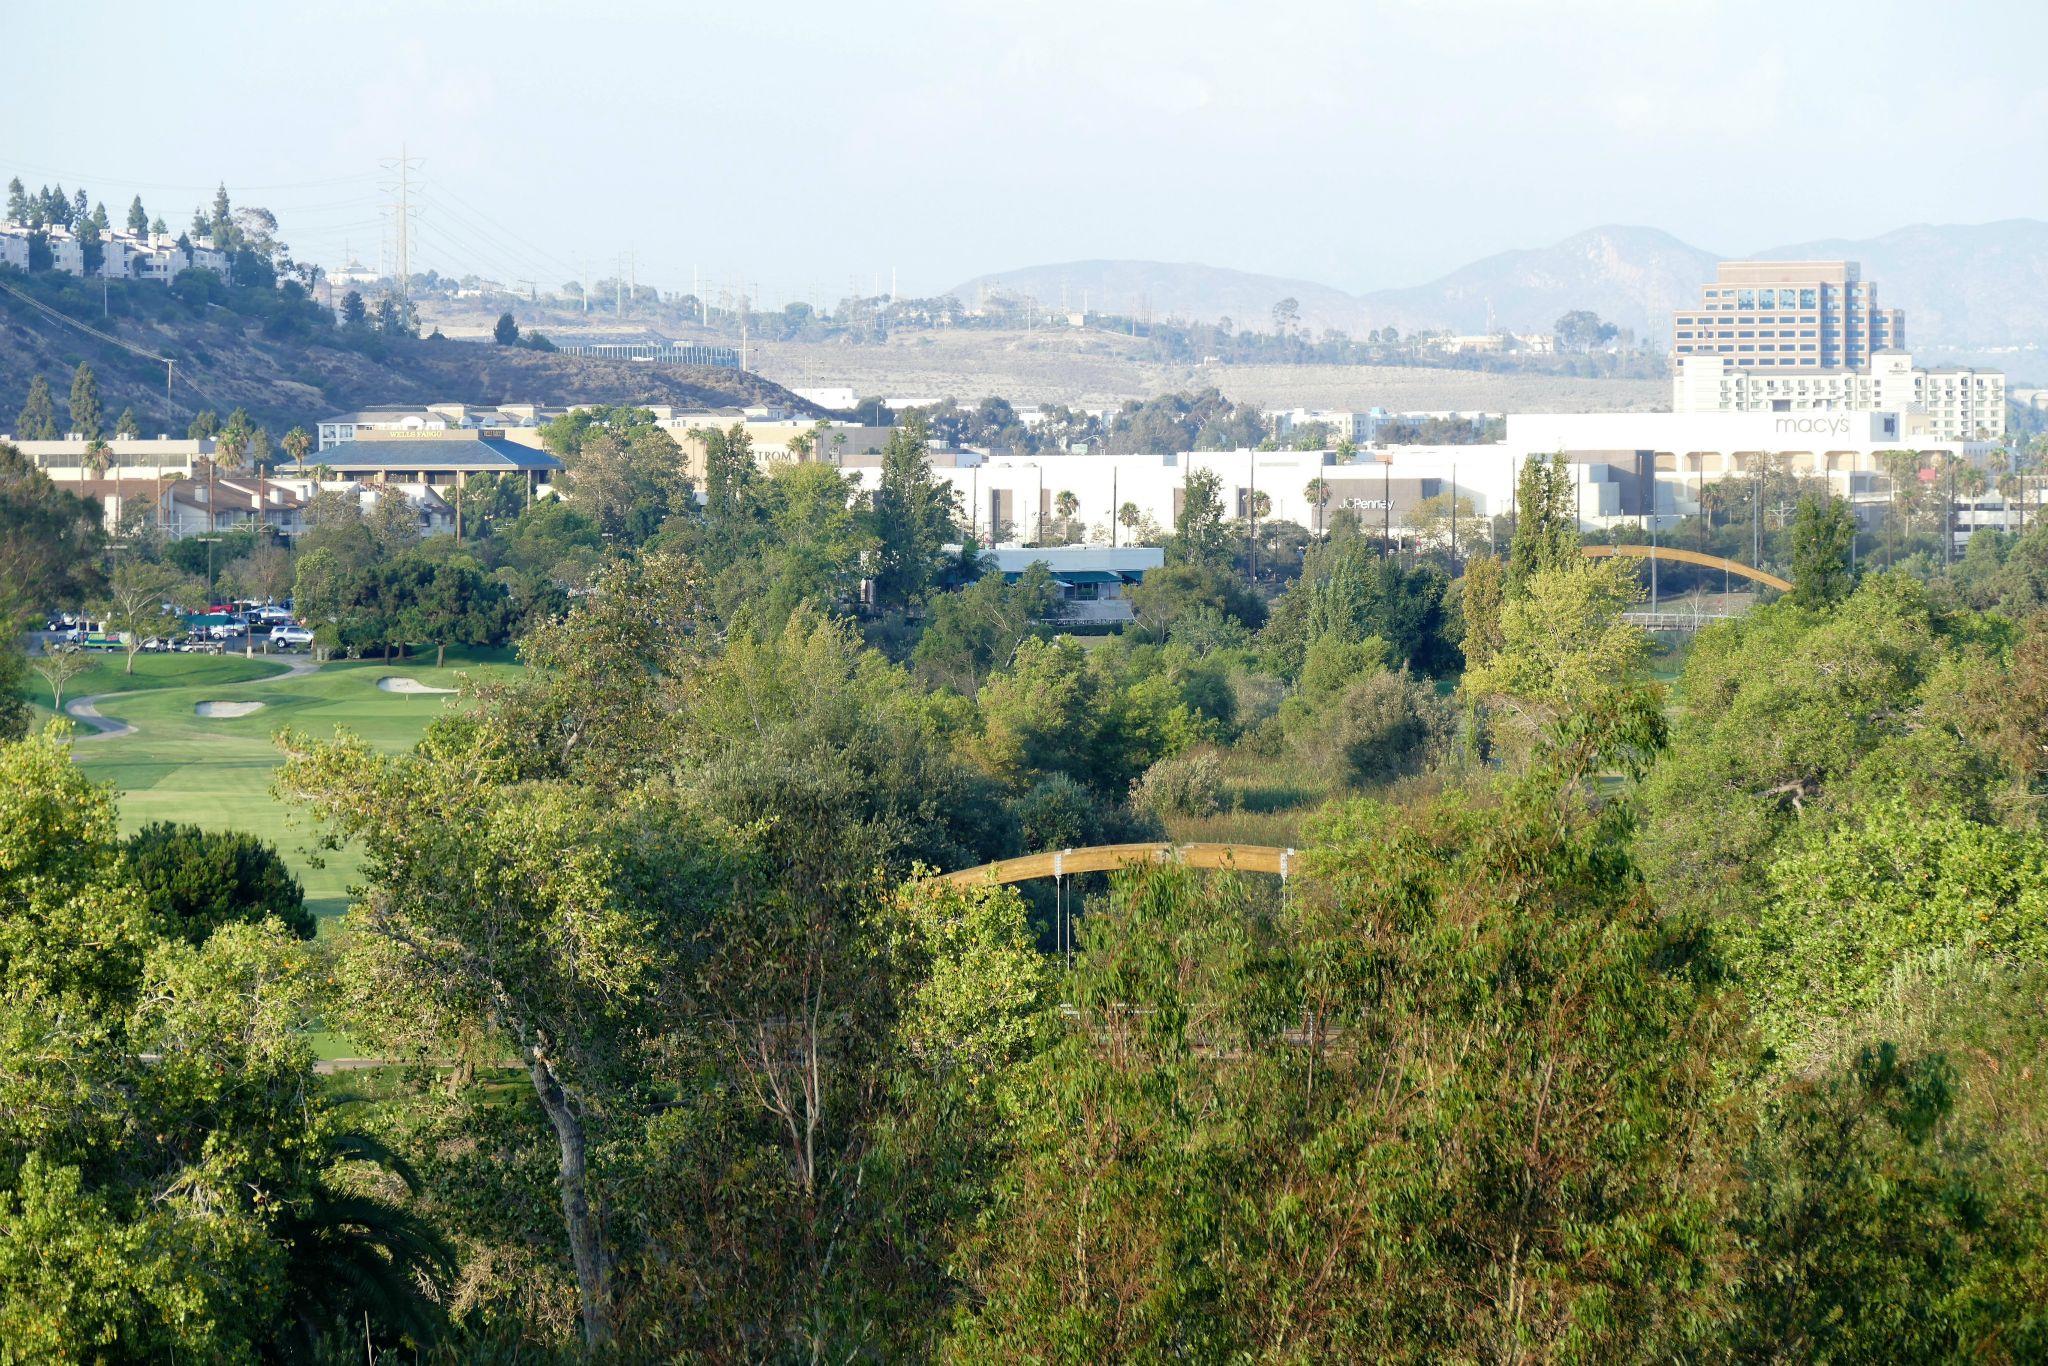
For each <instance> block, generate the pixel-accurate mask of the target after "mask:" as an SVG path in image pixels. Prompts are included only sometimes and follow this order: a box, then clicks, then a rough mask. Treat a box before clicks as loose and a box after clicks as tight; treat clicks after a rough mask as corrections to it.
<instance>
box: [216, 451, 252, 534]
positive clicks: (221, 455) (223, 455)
mask: <svg viewBox="0 0 2048 1366" xmlns="http://www.w3.org/2000/svg"><path fill="white" fill-rule="evenodd" d="M247 439H248V438H247V437H245V436H243V435H242V434H241V433H240V432H238V431H236V430H235V429H234V428H233V427H229V428H227V429H225V430H224V431H222V432H221V434H220V435H219V436H217V437H215V438H214V439H213V459H211V460H209V461H207V462H206V533H207V535H209V536H211V535H213V534H214V532H215V531H217V530H218V529H219V525H220V524H219V520H218V519H217V517H216V516H215V514H214V510H213V472H214V469H215V468H216V467H217V466H220V465H226V466H227V467H228V470H229V472H230V473H232V472H234V471H235V470H239V469H240V468H242V452H243V450H244V446H243V442H245V441H246V440H247Z"/></svg>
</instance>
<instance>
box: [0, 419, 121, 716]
mask: <svg viewBox="0 0 2048 1366" xmlns="http://www.w3.org/2000/svg"><path fill="white" fill-rule="evenodd" d="M106 539H107V532H106V514H105V510H104V509H103V508H102V507H101V506H100V504H99V502H98V501H97V500H96V499H92V498H85V497H81V496H80V495H78V494H76V493H72V492H70V491H69V490H67V489H65V488H62V487H61V486H59V485H58V484H56V483H55V482H54V481H52V480H51V478H50V476H49V475H47V474H45V473H44V472H43V471H42V470H40V469H38V468H36V465H35V463H34V462H33V461H31V460H30V459H29V458H28V457H27V456H25V455H23V454H22V453H21V452H20V451H19V450H18V449H16V448H15V447H13V446H11V445H8V444H7V443H5V442H0V740H12V739H17V738H19V737H20V736H21V735H23V734H25V733H26V731H27V728H28V721H29V714H28V707H27V703H26V700H25V699H24V698H23V696H22V686H23V684H24V683H25V682H26V681H27V677H28V661H27V657H26V655H25V654H24V653H23V651H22V637H21V632H22V631H23V630H24V629H25V628H26V627H27V626H28V624H29V622H30V621H31V620H32V616H33V614H34V613H36V612H40V611H45V610H48V608H50V607H51V606H74V605H82V604H84V603H85V602H86V601H88V600H89V599H90V598H92V597H93V596H94V594H95V593H96V592H97V591H98V588H99V584H100V560H101V556H102V554H103V552H104V550H105V548H106Z"/></svg>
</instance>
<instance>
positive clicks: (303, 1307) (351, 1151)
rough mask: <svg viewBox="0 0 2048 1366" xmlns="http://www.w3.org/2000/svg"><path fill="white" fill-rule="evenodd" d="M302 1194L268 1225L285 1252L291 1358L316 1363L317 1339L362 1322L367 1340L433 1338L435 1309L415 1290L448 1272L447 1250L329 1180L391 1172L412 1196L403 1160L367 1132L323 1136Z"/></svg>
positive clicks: (413, 1178) (394, 1208)
mask: <svg viewBox="0 0 2048 1366" xmlns="http://www.w3.org/2000/svg"><path fill="white" fill-rule="evenodd" d="M313 1161H314V1163H315V1164H316V1167H315V1172H314V1179H313V1183H312V1188H311V1190H310V1191H309V1192H308V1193H307V1194H306V1195H305V1196H304V1197H302V1198H301V1199H299V1200H296V1201H293V1202H292V1203H291V1204H290V1205H289V1206H287V1208H286V1212H285V1214H284V1216H283V1217H282V1218H280V1219H279V1220H278V1223H277V1225H276V1228H275V1233H276V1236H277V1237H278V1239H279V1240H280V1241H282V1242H283V1243H284V1244H285V1245H286V1247H288V1248H289V1249H290V1251H289V1252H288V1253H287V1254H286V1262H285V1279H286V1280H287V1282H288V1283H289V1284H290V1285H291V1287H292V1296H291V1303H292V1312H293V1317H294V1319H295V1320H296V1321H295V1323H294V1324H293V1333H292V1340H291V1342H290V1344H289V1346H290V1348H291V1349H292V1354H293V1355H294V1356H298V1357H300V1358H301V1359H305V1360H312V1359H314V1358H315V1357H316V1354H317V1348H318V1344H319V1340H320V1338H321V1336H322V1335H323V1334H325V1333H327V1332H330V1331H332V1330H333V1329H334V1328H336V1327H338V1326H340V1325H344V1324H348V1325H352V1324H358V1323H363V1322H364V1321H365V1316H367V1318H368V1321H369V1323H370V1324H373V1325H374V1326H375V1332H376V1335H377V1336H378V1337H379V1338H382V1339H383V1340H385V1341H386V1342H395V1340H396V1339H397V1338H398V1337H400V1336H401V1335H403V1336H407V1337H410V1338H411V1339H412V1340H413V1341H414V1342H415V1343H418V1344H420V1345H422V1346H425V1345H427V1344H430V1343H431V1342H432V1341H433V1340H434V1338H435V1337H436V1336H437V1335H438V1333H439V1331H440V1328H441V1323H442V1311H441V1307H440V1305H439V1304H438V1303H437V1302H436V1300H435V1299H434V1298H430V1297H429V1296H428V1295H427V1294H425V1293H423V1291H422V1288H421V1285H422V1282H425V1283H426V1284H427V1285H429V1286H433V1287H437V1288H438V1287H440V1286H444V1285H446V1284H447V1282H448V1281H449V1280H450V1278H451V1277H452V1276H453V1274H454V1271H455V1250H454V1249H453V1248H452V1247H450V1246H449V1245H448V1243H447V1241H446V1240H445V1239H443V1238H442V1237H441V1235H440V1234H439V1233H437V1232H436V1231H435V1230H434V1228H433V1226H432V1225H431V1224H429V1223H427V1221H426V1220H424V1219H421V1218H419V1217H418V1216H417V1215H415V1214H413V1213H411V1212H410V1211H408V1210H406V1209H403V1208H401V1207H400V1206H398V1205H395V1204H392V1203H391V1202H390V1201H388V1200H383V1199H380V1198H378V1197H377V1196H374V1195H361V1194H357V1193H355V1192H354V1191H352V1190H350V1189H347V1188H346V1187H343V1186H338V1185H337V1184H336V1182H335V1179H334V1178H336V1177H337V1176H338V1175H339V1174H340V1173H341V1172H342V1171H343V1169H344V1168H345V1167H346V1166H347V1164H349V1163H352V1162H366V1163H370V1164H373V1165H375V1166H378V1167H382V1168H383V1169H384V1170H386V1171H388V1172H390V1173H391V1174H392V1175H394V1176H396V1177H397V1178H398V1179H399V1180H400V1181H402V1182H403V1183H404V1184H405V1188H406V1190H408V1191H410V1192H413V1193H415V1194H417V1193H418V1191H419V1188H420V1182H419V1176H418V1174H417V1173H416V1172H414V1171H413V1169H412V1167H411V1165H410V1164H408V1163H407V1162H406V1160H405V1159H404V1158H402V1157H400V1156H399V1155H398V1154H397V1153H395V1152H393V1151H392V1150H391V1149H390V1148H388V1147H386V1146H385V1145H384V1144H383V1143H381V1142H379V1141H378V1140H376V1139H374V1138H371V1137H369V1136H368V1135H366V1134H346V1133H344V1134H329V1135H327V1136H326V1137H325V1138H323V1139H322V1140H321V1142H320V1146H319V1148H318V1150H317V1151H316V1152H315V1154H314V1157H313Z"/></svg>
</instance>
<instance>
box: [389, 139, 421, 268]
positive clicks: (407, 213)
mask: <svg viewBox="0 0 2048 1366" xmlns="http://www.w3.org/2000/svg"><path fill="white" fill-rule="evenodd" d="M416 160H418V158H416V157H412V156H409V155H407V153H406V147H405V144H404V143H403V142H401V143H399V144H398V158H397V160H395V161H393V160H389V159H387V160H385V161H383V162H381V163H380V165H381V166H382V168H383V169H384V170H386V171H396V172H397V173H398V180H397V183H396V184H387V185H385V186H383V189H385V190H386V191H387V192H391V191H395V192H396V193H397V195H398V206H397V208H396V210H395V211H394V212H395V214H396V221H395V222H394V223H393V227H394V228H395V229H396V232H395V233H394V234H393V235H394V238H395V244H396V246H397V248H398V292H399V294H400V295H403V296H407V297H410V296H411V293H412V215H413V207H412V172H413V169H414V168H413V162H414V161H416Z"/></svg>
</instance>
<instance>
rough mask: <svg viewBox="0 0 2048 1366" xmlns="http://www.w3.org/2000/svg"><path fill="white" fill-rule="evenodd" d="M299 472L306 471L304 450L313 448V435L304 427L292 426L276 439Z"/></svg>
mask: <svg viewBox="0 0 2048 1366" xmlns="http://www.w3.org/2000/svg"><path fill="white" fill-rule="evenodd" d="M278 444H279V445H280V446H283V447H284V453H285V454H286V455H289V456H290V457H291V458H292V464H293V465H294V466H295V467H296V468H297V469H298V472H299V473H300V474H304V473H305V472H306V452H307V451H310V450H312V449H313V437H312V434H311V433H310V432H308V431H307V430H306V429H305V428H304V427H294V428H292V429H291V430H290V431H288V432H286V433H285V434H284V436H283V437H282V438H281V439H280V440H279V441H278Z"/></svg>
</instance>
